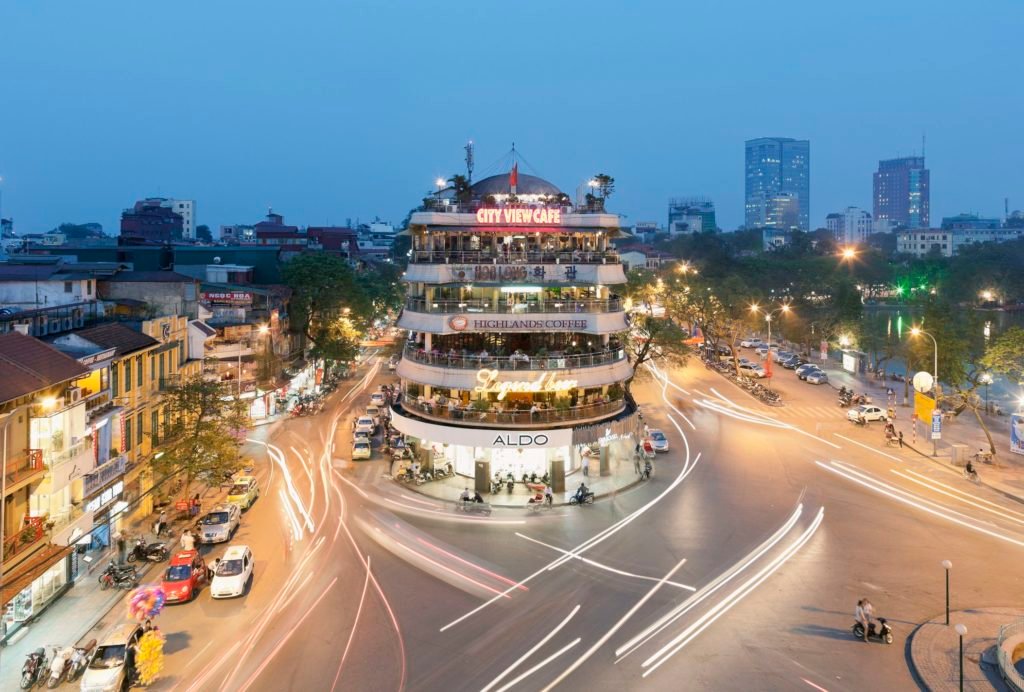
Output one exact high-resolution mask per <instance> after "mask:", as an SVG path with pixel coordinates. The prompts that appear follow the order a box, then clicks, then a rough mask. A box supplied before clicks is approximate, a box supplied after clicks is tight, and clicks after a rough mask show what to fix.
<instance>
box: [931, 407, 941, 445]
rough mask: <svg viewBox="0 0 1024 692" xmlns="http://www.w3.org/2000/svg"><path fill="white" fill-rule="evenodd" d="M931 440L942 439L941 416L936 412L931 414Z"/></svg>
mask: <svg viewBox="0 0 1024 692" xmlns="http://www.w3.org/2000/svg"><path fill="white" fill-rule="evenodd" d="M932 439H933V440H940V439H942V414H941V413H939V412H938V411H933V412H932Z"/></svg>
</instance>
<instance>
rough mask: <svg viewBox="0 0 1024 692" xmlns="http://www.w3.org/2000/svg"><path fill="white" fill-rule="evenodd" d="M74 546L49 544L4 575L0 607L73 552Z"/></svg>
mask: <svg viewBox="0 0 1024 692" xmlns="http://www.w3.org/2000/svg"><path fill="white" fill-rule="evenodd" d="M72 550H74V546H59V545H52V544H50V545H48V546H46V547H45V548H44V549H43V550H41V551H40V552H39V553H38V554H37V555H35V556H34V557H33V558H32V559H31V560H29V561H28V562H27V563H25V564H22V565H18V567H17V570H16V571H15V572H14V573H13V574H10V575H4V586H3V589H2V590H0V608H3V607H4V606H5V605H7V604H8V603H10V602H11V601H12V600H13V599H14V597H15V596H17V595H18V594H19V593H20V592H21V590H22V589H24V588H25V587H26V586H29V585H30V584H31V583H32V582H33V581H35V580H36V579H38V578H39V577H41V576H42V575H43V573H44V572H45V571H46V570H48V569H50V568H51V567H53V566H54V565H55V564H57V563H58V562H60V561H61V560H63V559H64V558H65V557H67V556H68V555H70V554H71V551H72Z"/></svg>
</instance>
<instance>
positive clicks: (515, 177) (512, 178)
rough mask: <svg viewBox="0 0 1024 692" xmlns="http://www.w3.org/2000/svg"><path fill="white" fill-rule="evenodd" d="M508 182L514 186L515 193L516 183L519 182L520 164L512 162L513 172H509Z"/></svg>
mask: <svg viewBox="0 0 1024 692" xmlns="http://www.w3.org/2000/svg"><path fill="white" fill-rule="evenodd" d="M508 184H509V187H510V188H512V192H513V193H515V191H516V185H518V184H519V164H518V163H514V164H512V172H511V173H509V174H508Z"/></svg>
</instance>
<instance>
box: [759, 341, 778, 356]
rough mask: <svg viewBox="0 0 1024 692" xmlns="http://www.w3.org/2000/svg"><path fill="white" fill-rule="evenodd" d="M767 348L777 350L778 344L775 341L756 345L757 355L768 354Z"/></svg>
mask: <svg viewBox="0 0 1024 692" xmlns="http://www.w3.org/2000/svg"><path fill="white" fill-rule="evenodd" d="M769 350H771V351H772V352H773V353H774V352H775V351H778V350H779V345H778V344H777V343H775V342H772V343H770V344H765V343H762V344H761V345H760V346H758V347H757V355H759V356H762V357H764V356H766V355H768V351H769Z"/></svg>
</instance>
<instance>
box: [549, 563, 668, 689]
mask: <svg viewBox="0 0 1024 692" xmlns="http://www.w3.org/2000/svg"><path fill="white" fill-rule="evenodd" d="M685 564H686V558H683V559H682V560H680V561H679V562H678V563H676V566H675V567H673V568H672V569H670V570H669V571H668V573H667V574H665V576H664V577H662V578H661V579H659V580H658V583H657V584H655V585H654V586H652V587H651V590H650V591H648V592H647V593H646V594H644V596H643V598H641V599H640V600H639V601H637V602H636V603H635V604H633V607H632V608H630V609H629V610H627V611H626V614H625V615H623V616H622V617H621V618H619V620H618V622H616V623H615V624H614V625H612V626H611V628H609V629H608V631H607V632H605V633H604V634H603V635H601V638H600V639H598V640H597V641H596V642H594V645H593V646H591V647H590V648H589V649H587V650H586V651H585V652H584V654H583V655H582V656H580V657H579V658H577V659H576V660H575V661H573V662H572V665H570V666H569V667H568V668H566V669H565V670H564V671H562V673H561V675H559V676H558V677H557V678H555V679H554V680H552V681H551V683H550V684H549V685H548V686H547V687H545V688H544V689H543V692H549V690H551V689H554V687H555V686H556V685H558V683H560V682H562V681H563V680H565V679H566V678H567V677H569V676H570V675H572V673H573V671H574V670H576V669H577V668H579V667H580V666H582V665H583V664H584V663H586V662H587V659H589V658H590V657H591V656H593V655H594V653H595V652H596V651H597V650H598V649H600V648H601V647H602V646H604V644H605V642H607V641H608V640H609V639H611V638H612V637H613V636H615V633H616V632H618V631H619V630H620V629H621V628H622V626H623V625H625V624H626V623H627V622H629V620H630V618H632V617H633V616H634V615H635V614H636V611H638V610H640V609H641V608H642V607H643V606H644V604H645V603H647V601H649V600H651V598H652V597H653V596H654V594H656V593H658V591H659V590H660V589H661V587H662V586H664V585H665V583H666V582H667V581H668V580H669V579H671V578H672V576H673V575H674V574H675V573H676V572H678V571H679V570H680V569H681V568H682V566H683V565H685Z"/></svg>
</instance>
